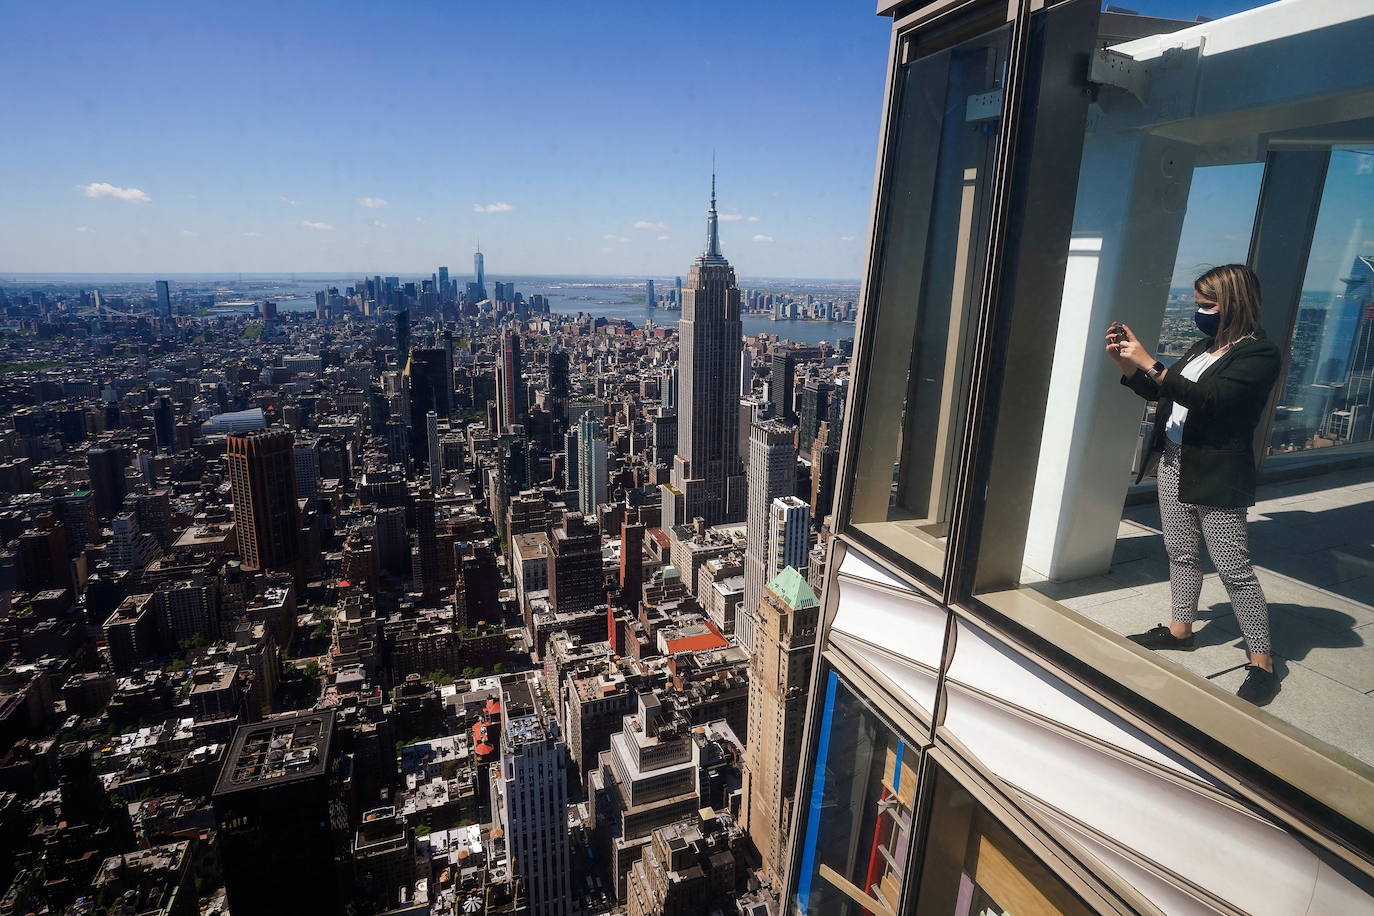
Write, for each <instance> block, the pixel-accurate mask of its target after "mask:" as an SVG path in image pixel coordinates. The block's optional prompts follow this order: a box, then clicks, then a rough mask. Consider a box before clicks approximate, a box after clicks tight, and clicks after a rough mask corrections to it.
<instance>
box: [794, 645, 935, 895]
mask: <svg viewBox="0 0 1374 916" xmlns="http://www.w3.org/2000/svg"><path fill="white" fill-rule="evenodd" d="M822 682H823V683H824V684H825V695H824V697H823V699H822V702H821V705H820V711H821V721H820V728H819V732H818V741H817V745H816V754H815V764H814V768H813V769H812V771H811V773H810V774H808V776H807V777H806V778H807V779H808V781H809V785H807V784H804V785H806V791H805V797H803V798H802V799H800V803H801V805H802V806H803V807H802V816H801V818H800V823H799V824H798V828H797V829H798V830H799V831H800V833H801V836H802V841H801V846H800V847H799V853H798V866H797V880H796V882H795V884H794V887H795V888H796V892H795V893H794V895H793V898H792V901H791V909H790V911H791V912H793V913H805V914H822V913H823V914H825V916H860V914H865V913H887V914H895V913H896V912H897V908H898V906H899V904H900V901H901V897H902V888H903V886H904V884H905V881H906V869H907V861H908V858H909V856H910V853H911V831H912V814H913V811H914V810H915V807H916V788H917V784H918V775H919V769H920V760H921V755H920V750H919V748H918V747H913V746H912V745H911V743H910V742H909V741H907V740H906V739H905V738H903V737H902V735H900V734H899V733H898V732H897V731H896V730H895V729H894V728H893V727H892V726H891V725H889V724H888V723H887V722H886V721H885V720H884V719H883V718H882V717H881V716H880V715H879V714H878V713H877V712H876V711H874V710H873V709H872V707H870V706H869V704H868V703H867V702H866V701H865V700H864V698H863V697H862V696H861V695H860V694H859V693H858V692H857V691H855V690H854V689H853V688H851V687H850V686H849V685H848V684H847V683H846V682H845V681H844V680H842V679H841V678H840V676H839V674H837V673H836V672H834V671H830V672H828V673H825V674H824V676H823V681H822Z"/></svg>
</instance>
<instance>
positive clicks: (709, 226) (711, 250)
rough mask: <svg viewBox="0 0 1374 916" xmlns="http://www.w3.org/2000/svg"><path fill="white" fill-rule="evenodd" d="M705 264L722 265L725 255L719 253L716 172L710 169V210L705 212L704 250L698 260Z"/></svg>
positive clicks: (713, 168)
mask: <svg viewBox="0 0 1374 916" xmlns="http://www.w3.org/2000/svg"><path fill="white" fill-rule="evenodd" d="M699 260H700V261H701V262H703V263H707V264H724V263H726V261H725V255H723V254H721V253H720V216H719V215H718V214H717V213H716V170H715V167H714V165H713V166H712V168H711V209H709V210H707V211H706V250H705V251H703V252H702V253H701V258H700V259H699Z"/></svg>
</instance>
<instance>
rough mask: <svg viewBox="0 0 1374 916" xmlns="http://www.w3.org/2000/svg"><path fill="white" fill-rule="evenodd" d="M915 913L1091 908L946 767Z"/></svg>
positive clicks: (1009, 915)
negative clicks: (946, 770)
mask: <svg viewBox="0 0 1374 916" xmlns="http://www.w3.org/2000/svg"><path fill="white" fill-rule="evenodd" d="M924 849H925V855H924V857H923V861H922V863H921V881H920V884H919V885H918V887H917V894H916V901H915V906H914V907H912V908H911V909H910V912H911V913H913V914H914V916H1049V914H1056V913H1060V914H1066V916H1068V914H1078V913H1082V914H1085V916H1086V914H1087V913H1089V912H1090V910H1088V908H1087V907H1085V906H1084V905H1083V903H1082V901H1080V900H1079V899H1078V897H1077V896H1075V895H1074V893H1073V892H1072V891H1070V890H1069V889H1068V887H1066V886H1065V885H1064V882H1062V881H1060V880H1059V878H1058V877H1056V876H1055V875H1054V873H1053V872H1051V871H1050V870H1049V869H1048V868H1046V867H1045V865H1044V864H1043V863H1042V862H1040V860H1039V859H1037V858H1035V856H1034V855H1032V853H1031V851H1030V850H1029V849H1027V848H1026V845H1025V844H1024V843H1022V842H1021V841H1020V840H1018V839H1016V837H1014V836H1012V834H1011V832H1010V831H1008V830H1007V828H1005V827H1003V826H1002V825H1001V824H1000V823H999V822H998V821H997V820H996V818H994V817H993V816H992V815H991V814H990V813H989V812H988V810H987V808H985V807H983V806H982V805H981V804H979V803H978V801H977V800H976V799H975V798H974V797H973V796H972V795H971V794H969V792H968V790H967V789H965V788H964V787H963V786H961V785H960V784H959V783H958V782H956V781H955V780H954V778H953V777H951V776H950V775H949V774H948V773H946V772H945V771H943V770H939V769H937V770H936V777H935V792H934V796H933V799H932V806H931V815H930V832H929V834H928V835H927V837H926V843H925V847H924Z"/></svg>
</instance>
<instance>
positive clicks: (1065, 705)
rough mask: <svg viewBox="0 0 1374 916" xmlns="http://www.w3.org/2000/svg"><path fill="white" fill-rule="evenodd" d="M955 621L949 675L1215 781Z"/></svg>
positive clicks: (1024, 660) (1081, 695)
mask: <svg viewBox="0 0 1374 916" xmlns="http://www.w3.org/2000/svg"><path fill="white" fill-rule="evenodd" d="M956 626H957V627H958V636H957V637H956V639H955V650H954V661H953V662H952V663H951V664H950V666H949V671H948V672H947V673H946V676H947V677H948V678H949V679H950V680H951V681H957V682H958V683H961V684H967V685H968V686H970V687H974V688H977V689H978V690H981V691H983V692H984V693H987V694H991V695H992V696H995V697H998V698H1000V699H1002V700H1003V701H1005V702H1008V703H1013V704H1015V705H1017V706H1020V707H1021V708H1022V709H1028V710H1030V711H1031V712H1034V713H1037V714H1039V715H1041V716H1044V717H1045V718H1046V719H1050V720H1051V721H1054V722H1059V723H1061V724H1063V725H1067V726H1068V727H1069V728H1072V729H1075V730H1077V731H1080V732H1083V733H1084V734H1087V735H1091V736H1092V737H1094V738H1096V739H1098V740H1099V741H1103V742H1105V743H1107V744H1111V745H1115V746H1116V747H1119V748H1121V749H1122V750H1124V751H1129V752H1130V753H1132V754H1135V755H1137V756H1139V757H1143V758H1145V759H1146V760H1149V761H1151V762H1152V763H1156V764H1159V765H1160V766H1165V767H1168V768H1169V769H1171V770H1174V771H1175V772H1178V773H1184V774H1187V775H1189V776H1192V777H1194V778H1196V779H1199V780H1202V781H1204V782H1207V783H1209V784H1213V785H1215V784H1216V783H1215V780H1213V779H1212V778H1211V777H1210V776H1208V775H1207V774H1206V773H1204V772H1203V771H1202V770H1199V769H1198V768H1197V767H1195V766H1193V765H1192V764H1190V763H1189V762H1188V761H1186V760H1184V759H1183V758H1181V757H1179V756H1178V755H1176V754H1174V753H1172V752H1171V751H1169V750H1167V749H1166V748H1164V747H1163V746H1161V745H1160V744H1158V743H1157V742H1155V741H1153V740H1151V739H1150V738H1149V736H1147V735H1146V734H1144V733H1143V732H1141V731H1140V730H1139V729H1137V728H1135V727H1133V726H1132V725H1131V724H1130V723H1128V722H1126V721H1125V720H1124V719H1122V718H1121V717H1120V716H1117V715H1114V714H1113V713H1111V712H1110V711H1109V710H1107V709H1106V708H1105V707H1103V706H1102V705H1101V704H1099V703H1097V702H1096V701H1094V700H1093V699H1092V698H1091V697H1089V696H1088V695H1086V694H1084V693H1082V692H1081V691H1078V690H1075V689H1074V688H1073V687H1072V686H1070V685H1069V684H1066V683H1064V682H1063V681H1062V680H1060V679H1059V678H1057V677H1055V676H1054V675H1052V674H1050V673H1049V672H1047V671H1045V670H1044V669H1042V668H1040V667H1039V666H1037V665H1035V664H1034V663H1033V662H1031V661H1030V660H1029V659H1027V658H1025V657H1023V656H1021V655H1020V654H1018V653H1016V652H1013V651H1012V650H1011V649H1009V648H1007V647H1006V646H1003V645H1001V644H1000V643H998V642H997V641H996V640H994V639H992V638H991V637H989V636H986V635H985V634H984V633H983V632H982V631H980V630H978V629H976V628H974V627H972V626H969V625H968V624H967V623H964V622H963V621H956Z"/></svg>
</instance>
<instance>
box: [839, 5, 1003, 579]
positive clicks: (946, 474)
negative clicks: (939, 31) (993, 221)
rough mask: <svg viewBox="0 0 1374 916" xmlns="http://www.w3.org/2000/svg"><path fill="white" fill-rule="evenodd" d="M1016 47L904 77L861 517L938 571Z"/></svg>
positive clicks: (986, 43)
mask: <svg viewBox="0 0 1374 916" xmlns="http://www.w3.org/2000/svg"><path fill="white" fill-rule="evenodd" d="M1006 48H1007V30H1006V29H1005V28H1001V29H998V30H997V31H995V32H993V33H991V34H988V35H984V36H981V37H978V38H975V39H971V40H968V41H965V42H963V43H960V44H956V45H954V46H953V47H948V48H944V49H943V50H939V51H935V52H933V53H931V54H928V55H925V56H916V57H915V59H914V60H912V61H911V62H909V63H907V64H905V65H904V66H903V67H902V69H901V72H900V74H899V75H898V85H899V86H900V104H899V106H898V108H897V115H896V119H895V122H894V125H893V130H894V131H895V136H896V140H895V144H894V147H893V153H892V157H891V160H890V163H889V167H888V169H889V178H888V182H889V185H888V187H889V190H888V193H887V196H886V199H887V211H886V213H885V215H884V219H883V222H882V227H881V232H882V236H881V237H882V258H881V268H880V274H879V276H878V279H877V284H876V287H875V288H876V290H877V292H876V295H875V297H874V299H873V302H874V303H875V305H873V306H870V307H873V308H875V309H876V315H875V317H874V319H873V324H872V331H871V334H870V339H871V341H872V344H871V348H870V350H869V359H868V361H867V367H868V373H867V376H866V387H865V389H864V391H863V398H864V403H863V417H864V421H863V423H862V424H861V425H860V426H859V428H858V434H859V443H858V453H857V454H858V457H857V473H856V476H855V481H854V489H853V495H852V502H851V512H852V521H853V523H854V524H855V525H856V526H857V527H859V528H860V529H863V530H865V531H867V532H868V533H869V534H871V535H872V536H873V537H875V538H876V539H877V540H879V541H880V542H881V543H883V544H885V545H888V546H890V547H893V548H895V549H897V550H899V551H902V552H904V553H905V554H906V555H907V558H908V559H913V560H915V561H916V562H918V563H921V564H922V565H924V566H926V567H927V568H928V569H930V570H931V571H933V572H937V573H938V572H939V571H940V570H939V565H940V561H939V552H940V551H941V550H942V549H943V541H944V538H945V537H946V536H947V534H948V527H949V511H950V501H951V497H952V495H953V488H954V480H955V468H954V462H955V458H956V456H957V455H958V453H959V449H960V444H961V435H962V430H963V426H964V416H965V412H966V407H967V404H966V399H967V392H968V381H967V378H966V374H967V369H968V359H969V353H970V349H971V347H972V344H973V325H974V314H975V309H974V305H975V302H976V298H977V290H978V289H979V287H980V285H981V282H982V277H983V263H984V257H985V254H986V239H987V227H988V218H989V207H988V203H989V197H990V187H991V182H992V172H993V164H994V163H993V160H994V151H995V146H996V138H997V133H998V129H999V126H1000V124H1001V111H1002V91H1001V88H1002V78H1003V74H1004V70H1005V66H1006ZM920 52H921V46H920V45H916V46H915V47H914V52H913V53H915V54H917V55H919V54H920Z"/></svg>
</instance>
